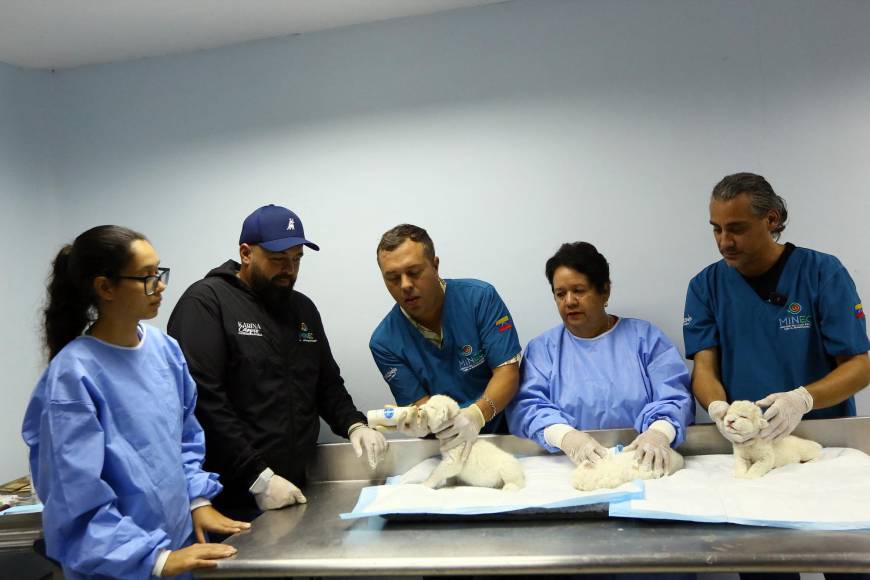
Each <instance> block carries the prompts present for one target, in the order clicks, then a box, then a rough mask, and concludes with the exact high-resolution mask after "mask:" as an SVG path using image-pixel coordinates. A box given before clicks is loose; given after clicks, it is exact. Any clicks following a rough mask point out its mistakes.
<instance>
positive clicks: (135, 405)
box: [22, 325, 221, 579]
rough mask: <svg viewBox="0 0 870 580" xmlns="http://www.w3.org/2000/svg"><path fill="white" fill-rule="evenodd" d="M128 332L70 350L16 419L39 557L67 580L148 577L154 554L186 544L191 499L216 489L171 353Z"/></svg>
mask: <svg viewBox="0 0 870 580" xmlns="http://www.w3.org/2000/svg"><path fill="white" fill-rule="evenodd" d="M139 330H140V336H141V341H140V343H139V345H138V346H137V347H134V348H125V347H119V346H114V345H111V344H108V343H106V342H103V341H100V340H98V339H96V338H93V337H90V336H80V337H78V338H76V339H75V340H73V341H72V342H70V343H69V344H68V345H67V346H66V347H64V348H63V349H62V350H61V351H60V352H59V353H58V354H57V355H56V356H55V357H54V359H53V360H52V361H51V363H50V364H49V365H48V368H47V369H46V370H45V372H44V373H43V375H42V377H41V378H40V380H39V383H38V384H37V386H36V389H35V391H34V393H33V396H32V398H31V400H30V404H29V405H28V407H27V412H26V414H25V417H24V425H23V428H22V434H23V436H24V440H25V442H26V443H27V445H28V446H29V447H30V469H31V474H32V475H33V481H34V483H35V485H36V490H37V493H38V494H39V497H40V499H41V500H42V502H43V504H44V505H45V508H44V511H43V514H42V523H43V529H44V533H45V544H46V550H47V552H48V555H49V556H50V557H51V558H54V559H55V560H57V561H59V562H60V563H61V564H62V565H63V568H64V574H65V576H66V578H68V579H77V578H149V577H151V571H152V568H153V566H154V562H155V560H156V558H157V556H158V554H159V553H160V551H161V550H163V549H170V550H176V549H178V548H182V547H184V546H185V545H187V544H189V543H190V542H191V534H192V530H193V523H192V520H191V515H190V502H191V500H193V499H195V498H198V497H204V498H209V499H210V498H212V497H214V496H215V495H217V493H218V492H219V491H220V490H221V485H220V483H218V480H217V475H215V474H213V473H209V472H206V471H203V469H202V461H203V454H204V451H205V443H204V442H205V439H204V437H203V432H202V428H201V427H200V425H199V423H198V422H197V420H196V417H195V416H194V414H193V410H194V406H195V404H196V386H195V384H194V382H193V380H192V379H191V378H190V374H189V373H188V371H187V364H186V363H185V362H184V358H183V356H182V354H181V350H180V349H179V348H178V344H177V343H176V342H175V341H174V340H173V339H171V338H169V337H168V336H166V335H165V334H163V333H162V332H160V331H159V330H157V329H156V328H153V327H150V326H145V325H140V327H139Z"/></svg>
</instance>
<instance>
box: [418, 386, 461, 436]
mask: <svg viewBox="0 0 870 580" xmlns="http://www.w3.org/2000/svg"><path fill="white" fill-rule="evenodd" d="M420 410H421V411H423V412H424V413H425V416H426V420H427V422H428V424H429V430H430V431H432V432H433V433H436V432H438V431H439V430H440V429H441V428H442V427H443V426H444V424H445V423H446V422H447V421H449V420H450V419H452V418H453V417H455V416H456V415H458V414H459V404H458V403H457V402H456V401H454V400H453V399H451V398H450V397H448V396H447V395H433V396H432V397H429V400H428V401H426V402H425V403H423V404H422V405H421V406H420Z"/></svg>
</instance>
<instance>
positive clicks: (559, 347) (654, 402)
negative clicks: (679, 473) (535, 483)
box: [507, 318, 695, 452]
mask: <svg viewBox="0 0 870 580" xmlns="http://www.w3.org/2000/svg"><path fill="white" fill-rule="evenodd" d="M689 384H690V383H689V372H688V370H687V369H686V365H685V363H684V362H683V357H682V356H680V353H679V351H677V349H676V347H675V346H674V345H673V343H671V341H670V340H668V337H666V336H665V335H664V333H662V331H661V330H659V329H658V328H656V327H655V326H653V325H652V324H650V323H649V322H646V321H644V320H638V319H635V318H620V319H619V320H618V321H617V323H616V325H614V327H613V328H612V329H610V330H609V331H608V332H605V333H604V334H602V335H600V336H597V337H595V338H592V339H583V338H578V337H576V336H574V335H573V334H571V333H570V332H569V331H568V329H567V328H565V326H564V325H562V324H560V325H559V326H557V327H555V328H552V329H550V330H548V331H547V332H545V333H543V334H542V335H540V336H538V337H536V338H534V339H532V341H531V342H529V345H528V346H527V347H526V351H525V355H524V357H523V362H522V366H521V378H520V388H519V391H518V393H517V395H516V397H515V398H514V400H513V401H512V402H511V404H510V405H509V406H508V408H507V418H508V425H509V426H510V431H511V433H513V434H514V435H518V436H520V437H526V438H528V439H533V440H535V441H536V442H537V443H538V444H539V445H541V446H542V447H544V448H545V449H547V450H549V451H550V452H557V451H559V450H558V449H556V448H555V447H552V446H550V445H548V444H547V442H546V441H545V440H544V429H546V428H547V427H549V426H550V425H555V424H559V423H564V424H566V425H570V426H572V427H574V428H575V429H579V430H581V431H583V430H587V429H618V428H628V427H634V428H635V430H637V431H638V432H642V431H646V429H647V428H648V427H649V426H650V425H651V424H652V423H653V422H654V421H656V420H658V419H664V420H665V421H667V422H669V423H670V424H671V425H673V427H674V429H676V432H677V436H676V439H675V440H674V444H673V445H674V446H677V445H679V444H680V443H682V442H683V440H684V439H685V437H686V426H687V425H689V424H690V423H692V421H693V420H694V416H695V401H694V398H693V397H692V394H691V392H690V391H689Z"/></svg>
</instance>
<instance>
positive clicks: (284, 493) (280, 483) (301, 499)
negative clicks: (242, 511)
mask: <svg viewBox="0 0 870 580" xmlns="http://www.w3.org/2000/svg"><path fill="white" fill-rule="evenodd" d="M254 499H255V500H256V502H257V507H258V508H260V509H261V510H263V511H266V510H276V509H278V508H282V507H284V506H288V505H293V504H295V503H307V502H308V500H307V499H306V498H305V496H304V495H302V490H300V489H299V488H298V487H296V486H295V485H293V484H292V483H290V482H289V481H287V480H286V479H284V478H283V477H281V476H280V475H273V476H272V477H271V478H270V479H269V482H268V483H267V484H266V489H265V490H264V491H262V492H260V493H255V494H254Z"/></svg>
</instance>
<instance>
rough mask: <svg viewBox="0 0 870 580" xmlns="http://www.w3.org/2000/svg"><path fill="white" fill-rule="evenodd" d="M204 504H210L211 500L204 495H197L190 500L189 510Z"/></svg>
mask: <svg viewBox="0 0 870 580" xmlns="http://www.w3.org/2000/svg"><path fill="white" fill-rule="evenodd" d="M204 505H211V500H209V499H208V498H206V497H198V498H196V499H194V500H193V501H192V502H190V511H193V510H195V509H196V508H201V507H202V506H204Z"/></svg>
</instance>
